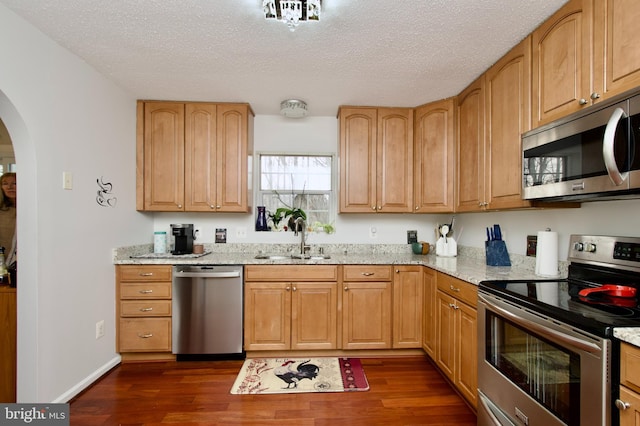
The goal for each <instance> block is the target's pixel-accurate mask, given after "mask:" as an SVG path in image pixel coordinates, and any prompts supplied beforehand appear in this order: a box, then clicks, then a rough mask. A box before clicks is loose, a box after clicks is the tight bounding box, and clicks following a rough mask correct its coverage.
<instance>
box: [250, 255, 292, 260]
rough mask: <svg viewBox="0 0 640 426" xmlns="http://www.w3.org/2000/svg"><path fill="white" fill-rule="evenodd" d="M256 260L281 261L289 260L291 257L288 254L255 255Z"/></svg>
mask: <svg viewBox="0 0 640 426" xmlns="http://www.w3.org/2000/svg"><path fill="white" fill-rule="evenodd" d="M255 258H256V259H270V260H282V259H291V255H288V254H257V255H256V257H255Z"/></svg>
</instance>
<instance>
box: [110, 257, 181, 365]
mask: <svg viewBox="0 0 640 426" xmlns="http://www.w3.org/2000/svg"><path fill="white" fill-rule="evenodd" d="M171 270H172V267H171V265H117V266H116V293H117V307H116V313H117V318H118V326H117V330H116V335H117V341H116V349H117V351H118V352H120V353H121V354H127V353H135V354H137V355H136V356H137V359H144V355H141V354H144V353H146V354H150V358H155V357H156V356H157V354H159V353H162V354H166V355H168V356H170V355H171ZM151 354H153V355H151Z"/></svg>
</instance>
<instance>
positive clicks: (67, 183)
mask: <svg viewBox="0 0 640 426" xmlns="http://www.w3.org/2000/svg"><path fill="white" fill-rule="evenodd" d="M62 189H73V175H72V174H71V173H70V172H62Z"/></svg>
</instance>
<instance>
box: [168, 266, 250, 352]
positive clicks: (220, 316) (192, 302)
mask: <svg viewBox="0 0 640 426" xmlns="http://www.w3.org/2000/svg"><path fill="white" fill-rule="evenodd" d="M243 287H244V285H243V274H242V266H239V265H221V266H216V265H197V266H192V265H176V266H174V267H173V288H172V300H173V301H172V315H171V317H172V352H173V353H174V354H176V355H177V356H178V360H180V359H189V358H190V357H194V356H196V355H197V356H202V355H215V356H218V357H229V358H244V355H245V353H244V351H243V348H242V343H243V329H242V327H243V294H244V290H243Z"/></svg>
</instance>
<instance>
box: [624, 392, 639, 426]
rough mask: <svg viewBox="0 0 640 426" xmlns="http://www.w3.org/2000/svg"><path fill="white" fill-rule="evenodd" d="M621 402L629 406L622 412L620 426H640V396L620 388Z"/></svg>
mask: <svg viewBox="0 0 640 426" xmlns="http://www.w3.org/2000/svg"><path fill="white" fill-rule="evenodd" d="M620 401H622V402H626V403H627V404H629V407H628V408H627V409H626V410H620V426H640V395H638V394H637V393H635V392H632V391H631V390H629V389H627V388H625V387H624V386H620Z"/></svg>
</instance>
